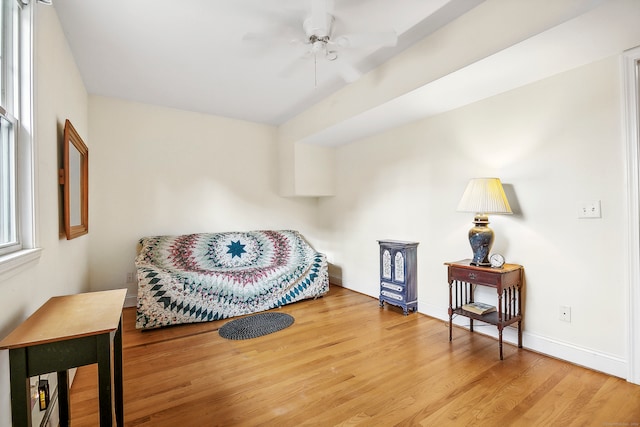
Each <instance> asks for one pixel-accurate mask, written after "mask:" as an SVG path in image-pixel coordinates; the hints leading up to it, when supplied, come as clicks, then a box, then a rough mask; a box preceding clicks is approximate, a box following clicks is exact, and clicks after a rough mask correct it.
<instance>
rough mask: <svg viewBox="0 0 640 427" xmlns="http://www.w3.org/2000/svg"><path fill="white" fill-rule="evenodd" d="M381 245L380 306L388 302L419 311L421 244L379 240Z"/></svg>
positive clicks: (405, 312) (407, 311) (405, 309)
mask: <svg viewBox="0 0 640 427" xmlns="http://www.w3.org/2000/svg"><path fill="white" fill-rule="evenodd" d="M378 244H379V245H380V307H384V303H385V302H386V303H389V304H393V305H396V306H399V307H402V309H403V310H404V314H405V316H406V315H407V314H408V313H409V310H413V311H417V310H418V289H417V279H418V274H417V273H418V272H417V269H418V268H417V264H418V260H417V252H418V242H404V241H400V240H378Z"/></svg>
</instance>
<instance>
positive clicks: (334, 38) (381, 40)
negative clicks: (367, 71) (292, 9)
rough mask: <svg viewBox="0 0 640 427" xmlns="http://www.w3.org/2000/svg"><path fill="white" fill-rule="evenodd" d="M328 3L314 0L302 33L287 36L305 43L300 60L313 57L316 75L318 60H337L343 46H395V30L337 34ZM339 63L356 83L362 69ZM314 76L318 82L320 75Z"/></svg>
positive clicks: (255, 37)
mask: <svg viewBox="0 0 640 427" xmlns="http://www.w3.org/2000/svg"><path fill="white" fill-rule="evenodd" d="M329 2H331V0H311V11H310V13H309V14H308V15H307V16H306V17H305V19H304V20H303V22H302V25H301V29H302V30H303V34H297V35H295V36H291V35H290V34H291V33H290V32H289V33H288V34H287V36H286V38H287V39H288V41H289V43H290V44H293V45H302V46H304V48H305V51H304V53H303V54H302V55H301V57H300V58H299V59H303V60H304V59H307V58H313V60H314V72H315V73H316V74H317V66H316V64H317V60H318V59H324V60H327V61H335V60H336V59H338V57H339V52H340V50H341V49H363V48H369V49H371V48H381V47H387V46H395V45H396V44H397V43H398V35H397V34H396V32H395V31H388V32H375V33H356V34H343V35H340V34H335V31H334V23H335V16H334V15H332V14H331V13H329ZM299 30H300V27H298V29H297V30H296V33H299ZM294 34H295V33H294ZM282 38H283V37H282V34H276V33H271V34H269V33H267V34H256V33H248V34H245V36H244V37H243V40H245V41H261V42H266V41H274V40H276V39H280V40H282ZM336 65H337V71H338V73H339V74H340V76H341V77H342V78H343V80H345V81H346V82H347V83H351V82H354V81H356V80H358V79H359V78H360V77H361V76H362V71H360V70H358V69H357V68H356V67H355V66H354V65H353V64H350V63H348V62H347V61H339V62H337V63H336ZM298 66H299V61H297V62H296V63H293V64H290V65H289V66H288V67H287V68H286V69H285V70H283V73H282V75H289V74H291V73H292V72H293V71H294V69H295V68H297V67H298ZM315 77H316V85H317V76H315Z"/></svg>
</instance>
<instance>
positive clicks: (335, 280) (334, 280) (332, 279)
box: [329, 275, 342, 286]
mask: <svg viewBox="0 0 640 427" xmlns="http://www.w3.org/2000/svg"><path fill="white" fill-rule="evenodd" d="M329 283H331V284H332V285H338V286H342V276H332V275H329Z"/></svg>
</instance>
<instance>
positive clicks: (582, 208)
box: [578, 200, 602, 218]
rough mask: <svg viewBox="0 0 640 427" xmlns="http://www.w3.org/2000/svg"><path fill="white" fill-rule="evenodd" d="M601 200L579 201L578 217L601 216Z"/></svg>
mask: <svg viewBox="0 0 640 427" xmlns="http://www.w3.org/2000/svg"><path fill="white" fill-rule="evenodd" d="M601 217H602V213H601V210H600V200H591V201H587V202H578V218H601Z"/></svg>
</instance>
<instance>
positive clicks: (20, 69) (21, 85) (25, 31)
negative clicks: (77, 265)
mask: <svg viewBox="0 0 640 427" xmlns="http://www.w3.org/2000/svg"><path fill="white" fill-rule="evenodd" d="M0 1H1V2H2V8H3V11H2V16H3V18H4V17H6V14H5V11H6V7H8V5H9V4H10V2H13V5H15V6H16V11H17V12H16V14H15V16H12V18H13V20H12V25H13V28H14V30H15V31H13V32H12V40H15V38H14V37H17V40H15V43H13V44H12V46H13V49H12V51H11V54H10V58H11V59H12V61H13V65H12V67H11V71H12V72H13V73H14V74H13V75H12V76H10V75H9V74H8V73H7V71H6V70H3V71H0V78H2V79H6V78H8V77H13V79H12V80H11V81H12V82H13V83H14V84H6V83H5V84H3V87H5V88H8V91H3V93H2V96H0V98H1V104H2V108H1V109H0V113H2V115H3V116H4V117H5V118H6V119H7V120H8V121H10V122H11V123H13V124H14V126H13V136H14V137H15V138H14V143H15V146H14V151H13V153H14V159H13V160H12V161H13V168H14V169H13V179H14V183H15V187H14V188H15V190H14V191H15V206H14V212H15V213H14V217H13V221H14V223H13V226H14V233H15V240H16V242H15V243H12V244H10V245H4V246H3V247H2V248H0V281H1V280H3V279H5V278H6V277H8V276H9V275H12V274H13V273H15V272H16V271H19V267H21V266H23V265H24V264H27V263H31V262H35V261H37V259H38V258H39V257H40V252H41V249H39V248H38V247H37V246H36V215H35V167H34V165H35V162H34V160H35V159H34V156H35V154H34V153H35V149H34V137H33V134H34V126H33V124H34V123H35V122H34V111H33V109H34V108H33V107H34V103H33V78H34V74H33V57H34V55H33V21H34V17H33V14H34V8H35V7H34V5H33V4H31V3H32V2H29V1H28V0H0ZM7 27H8V26H7V25H5V22H3V23H1V27H0V31H4V30H5V29H6V28H7ZM0 37H2V43H4V41H5V40H6V37H7V34H4V33H3V34H2V35H0ZM2 54H3V55H5V56H4V57H8V56H6V55H7V52H6V50H3V52H2ZM2 66H4V65H2Z"/></svg>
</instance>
